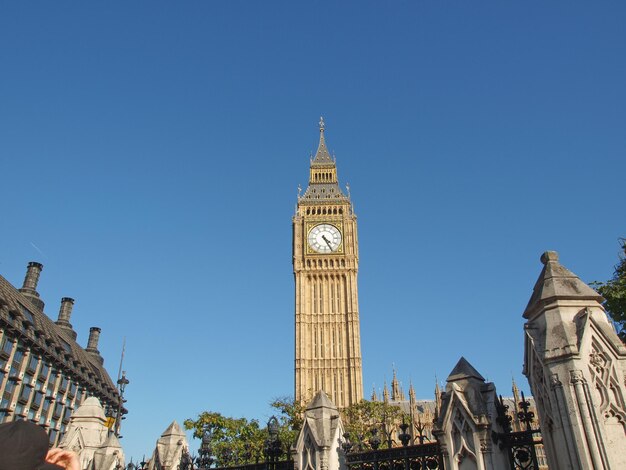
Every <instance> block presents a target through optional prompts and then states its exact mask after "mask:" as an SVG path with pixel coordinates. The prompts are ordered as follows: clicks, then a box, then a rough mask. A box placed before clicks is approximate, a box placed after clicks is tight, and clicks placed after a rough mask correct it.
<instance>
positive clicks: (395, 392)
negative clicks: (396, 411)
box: [391, 367, 404, 401]
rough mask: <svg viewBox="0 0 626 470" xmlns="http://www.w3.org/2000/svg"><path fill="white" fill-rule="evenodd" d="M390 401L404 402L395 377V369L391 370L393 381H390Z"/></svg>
mask: <svg viewBox="0 0 626 470" xmlns="http://www.w3.org/2000/svg"><path fill="white" fill-rule="evenodd" d="M391 399H392V400H393V401H399V400H404V393H403V392H402V388H401V387H400V383H399V382H398V377H396V368H395V367H394V368H393V379H392V380H391Z"/></svg>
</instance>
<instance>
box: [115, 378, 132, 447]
mask: <svg viewBox="0 0 626 470" xmlns="http://www.w3.org/2000/svg"><path fill="white" fill-rule="evenodd" d="M129 383H130V381H129V380H128V379H127V378H126V371H122V376H121V377H120V378H119V380H118V381H117V386H118V390H119V393H120V396H119V401H118V403H117V413H116V416H115V430H114V434H115V435H116V436H117V437H121V436H120V426H121V424H122V419H124V418H123V417H122V415H123V414H124V411H125V410H124V403H125V402H126V400H125V399H124V390H126V385H128V384H129Z"/></svg>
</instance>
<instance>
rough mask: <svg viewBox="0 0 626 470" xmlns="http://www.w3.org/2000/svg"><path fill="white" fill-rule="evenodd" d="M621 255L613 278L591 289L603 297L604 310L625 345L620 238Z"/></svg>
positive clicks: (624, 258)
mask: <svg viewBox="0 0 626 470" xmlns="http://www.w3.org/2000/svg"><path fill="white" fill-rule="evenodd" d="M620 244H621V247H622V252H623V253H622V254H620V260H619V263H618V264H617V265H616V266H615V272H614V273H613V277H612V278H611V279H609V280H608V281H606V282H594V283H592V285H593V287H595V288H596V290H597V291H598V292H599V293H600V295H602V297H604V299H605V302H604V308H605V310H606V311H607V313H608V314H609V316H610V317H611V319H612V320H613V322H614V323H615V326H616V328H617V330H618V334H619V337H620V338H621V340H622V341H623V342H624V343H626V239H625V238H621V239H620Z"/></svg>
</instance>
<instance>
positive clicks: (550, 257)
mask: <svg viewBox="0 0 626 470" xmlns="http://www.w3.org/2000/svg"><path fill="white" fill-rule="evenodd" d="M558 260H559V254H558V253H557V252H556V251H546V252H545V253H544V254H543V255H541V262H542V263H543V264H548V261H558Z"/></svg>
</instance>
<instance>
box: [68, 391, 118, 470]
mask: <svg viewBox="0 0 626 470" xmlns="http://www.w3.org/2000/svg"><path fill="white" fill-rule="evenodd" d="M106 421H107V419H106V416H105V415H104V409H103V408H102V405H101V404H100V401H99V400H98V399H97V398H96V397H89V398H87V399H86V400H85V401H84V402H83V403H82V405H80V406H79V407H78V409H77V410H76V411H74V413H72V416H70V423H69V424H68V426H67V429H66V431H65V434H64V436H63V439H62V440H61V443H60V444H59V447H60V448H62V449H69V450H72V451H74V452H76V453H77V454H78V458H79V460H80V466H81V469H82V470H91V469H97V470H115V469H117V468H119V466H122V467H123V466H124V465H125V462H124V451H123V450H122V446H121V445H120V442H119V440H118V439H117V437H115V435H114V434H112V433H111V432H110V430H109V428H108V427H107V426H106Z"/></svg>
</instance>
